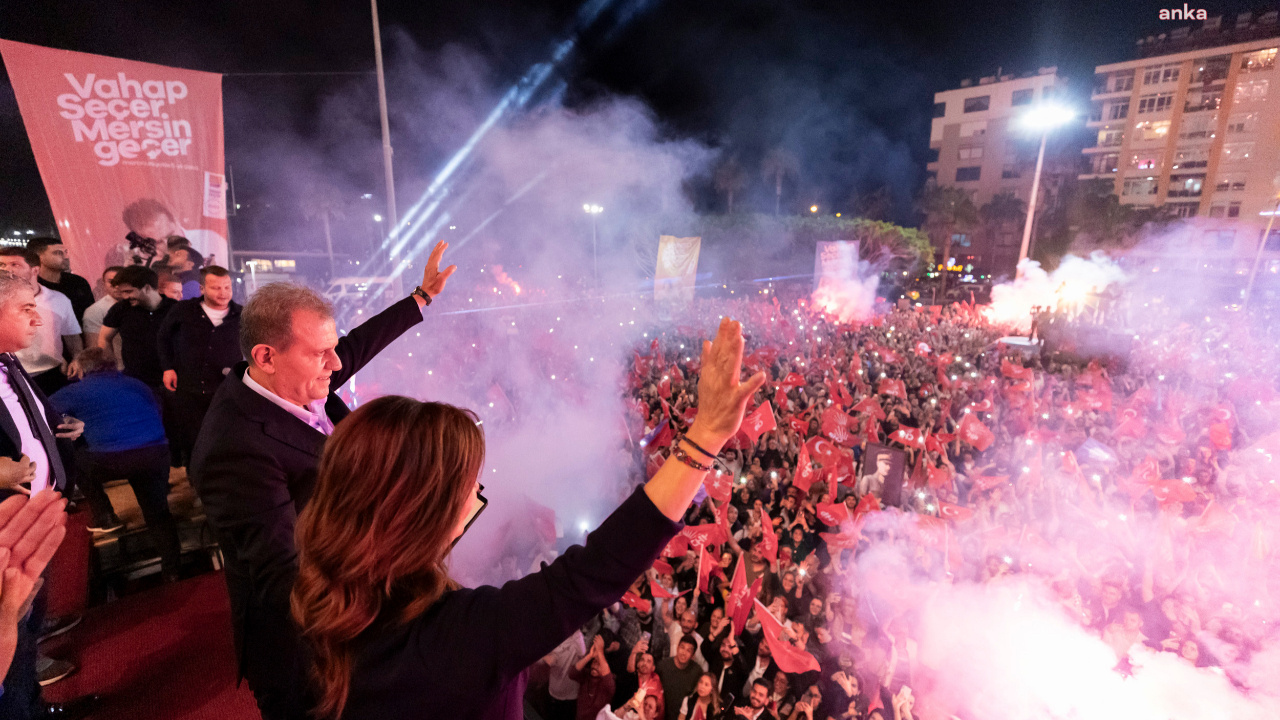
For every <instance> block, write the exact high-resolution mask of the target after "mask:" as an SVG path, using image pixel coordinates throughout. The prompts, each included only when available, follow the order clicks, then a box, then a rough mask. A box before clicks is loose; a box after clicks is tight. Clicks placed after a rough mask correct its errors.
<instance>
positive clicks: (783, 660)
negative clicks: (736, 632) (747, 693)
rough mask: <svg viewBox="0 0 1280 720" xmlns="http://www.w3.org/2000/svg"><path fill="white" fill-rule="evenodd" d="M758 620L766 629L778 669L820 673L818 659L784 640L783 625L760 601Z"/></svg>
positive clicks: (756, 604)
mask: <svg viewBox="0 0 1280 720" xmlns="http://www.w3.org/2000/svg"><path fill="white" fill-rule="evenodd" d="M754 603H755V609H756V619H758V620H759V621H760V626H761V627H762V628H763V629H764V637H765V640H766V641H767V642H768V643H769V651H770V653H771V654H772V655H773V661H774V662H775V663H777V664H778V669H779V670H781V671H782V672H784V673H804V672H809V671H813V672H820V671H821V670H822V666H821V665H819V664H818V661H817V659H816V658H814V657H813V656H812V655H810V654H809V653H808V652H807V651H806V650H804V649H803V648H799V647H796V646H795V645H792V644H791V643H790V642H787V641H786V640H784V639H783V638H782V623H780V622H778V619H777V618H775V617H774V616H772V615H770V614H769V609H768V608H766V607H765V606H764V605H763V604H761V602H760V601H759V600H755V601H754Z"/></svg>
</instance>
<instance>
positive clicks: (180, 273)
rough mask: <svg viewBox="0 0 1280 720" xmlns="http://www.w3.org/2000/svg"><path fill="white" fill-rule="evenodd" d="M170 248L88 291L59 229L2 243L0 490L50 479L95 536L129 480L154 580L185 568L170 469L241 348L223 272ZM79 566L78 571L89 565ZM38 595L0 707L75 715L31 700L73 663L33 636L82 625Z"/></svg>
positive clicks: (17, 491)
mask: <svg viewBox="0 0 1280 720" xmlns="http://www.w3.org/2000/svg"><path fill="white" fill-rule="evenodd" d="M165 247H166V248H167V252H164V253H162V254H160V255H159V256H158V257H155V258H152V260H153V262H152V263H151V264H150V265H149V266H148V265H131V266H128V267H110V268H107V270H106V271H105V272H104V273H103V275H102V277H101V283H99V284H98V296H97V297H95V292H94V287H93V285H91V284H90V282H89V281H88V280H86V279H85V278H83V277H80V276H78V275H76V274H74V273H72V272H71V271H70V267H69V261H68V258H67V254H66V251H65V248H64V247H63V245H62V244H61V242H60V241H58V240H57V239H53V238H35V239H32V240H30V241H29V242H28V243H27V244H26V246H25V247H15V246H9V247H3V248H0V276H3V278H2V279H3V282H0V285H3V288H4V295H3V297H2V298H0V304H2V305H3V308H0V316H2V318H3V319H2V320H0V322H4V323H7V326H6V331H7V335H6V337H5V338H4V343H3V344H4V346H5V347H4V348H3V350H4V352H3V353H0V365H3V366H4V375H5V382H4V383H2V384H0V385H2V387H0V399H3V400H4V403H5V410H6V412H7V414H6V415H5V416H4V417H3V418H0V420H2V422H0V424H2V425H3V426H4V430H5V434H6V438H7V439H8V440H9V441H10V445H9V446H7V447H6V448H5V449H4V451H3V452H4V455H5V457H4V458H3V459H0V494H2V495H3V496H14V497H16V496H19V495H23V494H30V493H33V492H39V491H40V490H41V489H42V488H45V487H48V488H50V489H56V490H57V491H59V492H63V493H66V494H67V497H68V499H73V500H76V501H78V502H83V503H84V504H85V505H87V506H88V509H89V510H90V513H91V520H90V521H89V523H88V524H89V526H90V528H89V529H90V530H91V531H92V533H93V534H95V535H99V536H101V535H106V534H111V533H117V532H119V531H121V530H123V529H124V525H123V523H121V522H120V520H119V519H118V517H117V515H116V512H115V509H114V508H113V506H112V503H111V500H110V499H109V497H108V494H107V492H106V489H105V488H106V485H107V484H108V483H109V482H111V481H114V480H121V479H123V480H127V481H128V482H129V484H130V486H131V487H132V489H133V492H134V494H135V496H136V498H137V502H138V505H139V507H140V509H141V510H142V515H143V518H144V520H145V522H146V534H147V536H149V538H150V540H151V544H152V545H153V546H154V549H155V552H156V554H157V555H158V556H159V559H160V563H159V565H160V568H159V569H160V574H161V577H162V578H163V580H164V581H168V582H172V581H176V580H178V579H179V578H180V576H181V572H182V555H181V544H180V541H179V535H178V529H177V522H176V520H175V518H174V517H173V515H172V513H171V512H170V507H169V492H170V469H171V468H180V467H185V466H186V465H187V464H188V460H189V458H190V455H191V449H192V446H193V444H194V441H195V437H196V434H197V433H198V431H199V428H200V425H201V423H202V420H203V415H204V413H205V412H206V411H207V409H208V406H209V403H210V401H211V399H212V397H213V394H214V392H215V391H216V390H217V388H218V385H219V384H220V383H221V382H222V380H223V378H224V377H225V375H226V374H227V373H228V372H229V371H230V369H231V366H232V365H234V364H235V363H236V362H239V361H240V359H241V355H240V349H239V326H238V325H239V306H238V305H237V304H236V303H235V302H233V301H232V300H231V295H232V278H231V276H230V273H229V272H228V271H227V270H226V269H224V268H221V267H218V266H214V265H209V266H204V258H202V257H200V255H199V253H198V252H196V251H195V250H194V249H193V248H191V247H190V244H189V243H188V242H187V241H186V240H185V239H183V238H180V237H174V238H170V239H169V240H168V242H167V243H166V244H165ZM60 507H61V506H60ZM41 569H43V566H42V567H41ZM79 571H83V573H84V574H85V575H86V576H87V575H88V572H89V569H88V568H83V569H81V570H78V571H77V572H79ZM41 597H43V596H41ZM72 604H74V603H72ZM44 605H45V603H44V601H43V600H41V601H40V602H38V603H36V604H35V606H34V607H35V609H34V610H33V611H32V612H30V613H26V611H25V610H24V613H25V618H24V620H23V622H22V623H21V625H20V626H17V627H20V628H21V632H19V634H18V640H17V643H16V645H17V650H16V652H17V659H16V660H15V661H14V664H13V665H12V666H11V667H10V668H9V674H8V675H7V677H6V680H5V682H4V685H3V689H4V694H3V695H0V716H2V717H30V716H33V715H44V714H46V713H52V714H53V715H56V716H57V717H76V716H82V715H83V714H84V713H85V712H87V711H88V708H89V707H90V706H91V704H90V703H73V704H68V705H58V704H48V703H43V702H42V701H41V700H40V693H39V690H38V688H39V687H40V686H45V685H49V684H51V683H54V682H57V681H59V680H61V679H62V678H65V677H66V676H68V675H69V674H71V673H72V672H74V671H75V670H76V667H75V665H74V664H73V663H71V662H68V661H65V660H58V659H55V658H51V657H45V656H43V655H42V654H37V653H36V650H35V646H36V641H37V640H42V639H45V638H48V637H51V636H54V635H58V634H61V633H63V632H66V631H67V630H69V629H71V628H72V627H74V626H75V625H76V624H78V623H79V622H80V616H79V615H78V614H67V615H62V616H59V617H45V616H44V613H43V609H42V608H43V607H44ZM28 606H31V603H28Z"/></svg>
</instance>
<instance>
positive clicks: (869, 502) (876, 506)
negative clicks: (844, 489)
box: [853, 493, 880, 520]
mask: <svg viewBox="0 0 1280 720" xmlns="http://www.w3.org/2000/svg"><path fill="white" fill-rule="evenodd" d="M879 511H880V500H879V499H878V498H877V497H876V496H875V495H872V494H871V493H867V494H866V495H863V496H862V499H861V500H858V504H857V506H856V507H854V508H853V519H854V520H857V519H858V518H859V517H861V516H862V515H866V514H867V513H873V512H879Z"/></svg>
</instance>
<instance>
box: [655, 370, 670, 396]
mask: <svg viewBox="0 0 1280 720" xmlns="http://www.w3.org/2000/svg"><path fill="white" fill-rule="evenodd" d="M658 395H660V396H662V397H664V398H667V399H670V398H671V376H670V375H663V376H662V380H661V381H660V382H659V383H658Z"/></svg>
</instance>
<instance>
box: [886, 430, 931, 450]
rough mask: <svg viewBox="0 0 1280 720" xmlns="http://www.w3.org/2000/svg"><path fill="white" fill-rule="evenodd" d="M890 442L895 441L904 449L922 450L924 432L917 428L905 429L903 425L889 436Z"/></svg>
mask: <svg viewBox="0 0 1280 720" xmlns="http://www.w3.org/2000/svg"><path fill="white" fill-rule="evenodd" d="M889 438H890V439H891V440H896V441H898V442H900V443H902V444H903V445H905V446H906V447H912V448H919V449H920V450H923V449H924V445H925V443H924V431H923V430H921V429H919V428H913V427H907V426H906V425H903V426H901V427H899V428H898V430H897V431H896V432H894V433H893V434H892V435H890V436H889Z"/></svg>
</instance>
